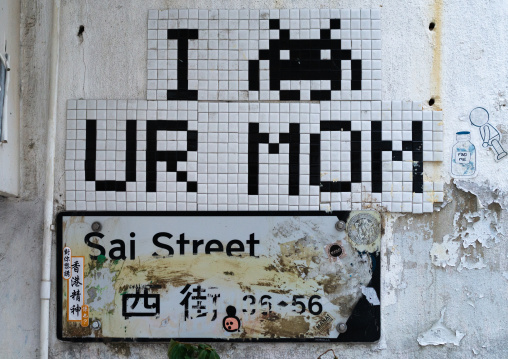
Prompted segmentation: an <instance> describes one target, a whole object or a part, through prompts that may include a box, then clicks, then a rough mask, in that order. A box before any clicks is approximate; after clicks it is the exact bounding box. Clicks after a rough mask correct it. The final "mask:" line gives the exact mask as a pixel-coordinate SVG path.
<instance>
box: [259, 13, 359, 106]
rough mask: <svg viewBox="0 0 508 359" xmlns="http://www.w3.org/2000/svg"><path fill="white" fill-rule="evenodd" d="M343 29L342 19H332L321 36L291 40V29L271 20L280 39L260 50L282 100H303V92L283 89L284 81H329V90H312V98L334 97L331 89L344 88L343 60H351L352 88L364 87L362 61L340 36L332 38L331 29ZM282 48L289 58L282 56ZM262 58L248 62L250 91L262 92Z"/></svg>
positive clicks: (271, 27) (315, 99) (273, 86)
mask: <svg viewBox="0 0 508 359" xmlns="http://www.w3.org/2000/svg"><path fill="white" fill-rule="evenodd" d="M339 29H340V19H330V29H321V30H320V39H312V40H295V39H290V30H289V29H281V28H280V20H279V19H270V30H278V31H279V39H271V40H270V48H269V49H262V50H259V60H269V61H270V90H272V91H273V90H276V91H280V100H296V101H299V100H300V91H298V90H281V89H280V82H281V81H283V80H290V81H291V80H293V81H299V80H329V81H330V90H312V91H311V92H310V100H313V101H320V100H331V90H334V91H335V90H336V91H340V90H341V79H342V72H341V61H342V60H349V61H351V69H352V79H351V90H361V79H362V78H361V77H362V64H361V63H362V61H361V60H359V59H357V60H353V59H352V58H351V50H344V49H342V45H341V40H340V39H332V38H331V30H339ZM283 51H286V52H287V55H286V56H287V58H282V56H281V54H282V52H283ZM259 60H250V61H249V77H250V80H251V81H250V86H249V90H255V91H259Z"/></svg>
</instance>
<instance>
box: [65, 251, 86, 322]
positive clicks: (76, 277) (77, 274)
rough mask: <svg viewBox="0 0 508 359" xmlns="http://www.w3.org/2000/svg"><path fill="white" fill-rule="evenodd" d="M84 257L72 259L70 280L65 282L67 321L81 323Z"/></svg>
mask: <svg viewBox="0 0 508 359" xmlns="http://www.w3.org/2000/svg"><path fill="white" fill-rule="evenodd" d="M84 265H85V257H72V259H71V278H70V279H69V281H68V282H67V283H68V285H67V320H68V321H70V322H76V321H79V322H81V315H82V307H83V302H84V300H83V299H84V298H83V291H84V289H85V285H84V277H85V276H84V268H83V267H84Z"/></svg>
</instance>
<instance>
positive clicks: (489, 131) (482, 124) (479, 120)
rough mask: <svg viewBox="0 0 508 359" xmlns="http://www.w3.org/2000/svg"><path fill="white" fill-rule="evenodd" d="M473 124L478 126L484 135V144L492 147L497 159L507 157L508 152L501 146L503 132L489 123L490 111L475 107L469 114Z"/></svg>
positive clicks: (482, 135) (481, 134)
mask: <svg viewBox="0 0 508 359" xmlns="http://www.w3.org/2000/svg"><path fill="white" fill-rule="evenodd" d="M469 120H470V121H471V124H472V125H473V126H475V127H478V129H479V131H480V136H481V137H482V141H483V143H482V146H483V147H488V148H491V149H492V150H493V151H494V152H495V155H494V158H495V160H496V161H500V160H501V159H503V158H505V157H506V156H507V155H508V153H506V151H505V150H504V148H503V147H502V146H501V134H500V133H499V131H498V130H497V129H496V128H495V127H494V126H492V125H491V124H490V123H489V112H488V111H487V110H486V109H484V108H483V107H476V108H474V109H473V110H472V111H471V113H470V114H469Z"/></svg>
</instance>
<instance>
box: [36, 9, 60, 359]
mask: <svg viewBox="0 0 508 359" xmlns="http://www.w3.org/2000/svg"><path fill="white" fill-rule="evenodd" d="M59 39H60V0H53V13H52V28H51V60H50V61H51V62H50V72H49V74H50V82H49V117H48V133H47V136H48V137H47V141H46V182H45V193H44V229H43V233H44V237H43V244H42V278H41V322H40V356H39V357H40V358H43V359H46V358H48V354H49V307H50V297H51V244H52V241H53V228H54V227H53V218H54V189H55V188H54V187H55V148H56V120H57V110H58V106H57V105H58V103H57V102H58V101H57V100H58V62H59V56H60V49H59Z"/></svg>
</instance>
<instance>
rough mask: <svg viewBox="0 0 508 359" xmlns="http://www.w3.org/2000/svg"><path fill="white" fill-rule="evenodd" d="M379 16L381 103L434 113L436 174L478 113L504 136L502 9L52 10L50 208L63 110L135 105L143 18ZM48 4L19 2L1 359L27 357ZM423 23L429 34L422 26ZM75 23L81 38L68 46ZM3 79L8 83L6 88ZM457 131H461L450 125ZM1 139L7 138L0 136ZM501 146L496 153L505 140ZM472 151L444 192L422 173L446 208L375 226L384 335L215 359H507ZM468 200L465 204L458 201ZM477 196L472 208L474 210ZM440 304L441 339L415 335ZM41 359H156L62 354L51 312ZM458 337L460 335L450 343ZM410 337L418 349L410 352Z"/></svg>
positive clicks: (495, 181) (502, 295)
mask: <svg viewBox="0 0 508 359" xmlns="http://www.w3.org/2000/svg"><path fill="white" fill-rule="evenodd" d="M200 6H209V7H213V8H239V7H250V8H284V7H285V8H297V7H336V8H361V7H366V8H367V7H381V8H382V37H383V99H385V100H388V99H401V100H414V101H428V99H430V98H431V97H435V98H436V100H437V101H436V104H435V105H434V106H433V107H435V108H440V109H442V110H443V113H444V122H445V139H444V144H445V154H444V156H445V164H446V161H447V159H448V158H449V156H450V149H451V147H452V145H453V143H454V142H455V141H454V139H455V132H456V131H459V130H463V129H465V130H470V131H472V132H473V136H474V128H472V126H470V125H469V123H468V122H467V116H468V114H469V112H470V110H471V109H473V108H474V107H476V106H483V107H485V108H487V109H488V110H489V112H490V114H491V122H492V124H493V125H495V126H496V128H498V130H499V131H500V132H501V133H505V134H506V132H507V131H508V125H507V121H508V111H507V107H506V103H507V100H506V98H507V97H506V96H507V91H508V89H507V87H508V85H507V84H508V81H507V80H508V76H507V75H508V68H507V65H506V63H507V62H506V59H507V55H508V50H507V49H508V37H507V35H506V34H507V33H508V31H507V30H508V20H507V19H508V17H507V15H508V14H507V12H508V3H506V2H505V1H503V0H497V1H490V2H486V1H480V0H477V1H468V2H464V1H458V0H449V1H446V2H444V1H442V0H437V1H428V0H414V1H405V2H402V1H398V0H385V1H368V0H356V1H353V0H349V1H313V2H309V1H290V0H280V1H269V0H259V1H243V2H242V1H214V2H213V3H205V2H198V1H187V0H185V1H184V0H182V1H162V0H152V1H138V2H135V3H134V2H129V3H127V2H125V1H120V0H112V1H108V2H104V1H94V0H87V1H62V14H61V17H62V23H61V34H62V36H61V38H60V47H61V56H60V58H61V61H60V83H59V124H58V128H59V131H58V136H59V138H58V142H57V156H56V158H55V161H56V163H55V164H56V175H55V178H56V180H55V181H56V192H55V207H56V208H57V210H62V209H63V199H64V190H65V188H64V176H63V173H64V172H63V160H64V149H65V141H64V140H65V138H64V136H65V134H64V131H63V129H64V128H65V103H66V100H67V99H79V98H89V99H90V98H103V99H113V98H116V99H119V98H120V99H134V98H137V99H142V98H144V97H145V96H146V81H145V78H146V66H145V64H146V50H145V49H146V16H147V11H148V9H159V8H160V9H165V8H185V7H189V8H195V7H200ZM50 13H51V5H50V4H49V3H48V2H47V1H41V0H23V1H22V2H21V28H20V34H21V60H20V67H21V73H22V77H21V79H20V83H21V100H22V101H21V108H20V113H21V127H22V131H21V147H20V148H21V158H22V163H21V173H22V176H21V177H22V180H21V188H20V199H0V273H2V274H1V277H0V278H1V281H0V308H2V310H1V311H0V323H3V326H2V327H1V329H0V357H2V358H3V357H5V358H13V357H22V358H31V357H36V356H37V353H38V347H37V346H38V331H39V327H38V318H39V313H38V293H39V288H38V285H39V284H38V283H39V280H40V278H39V276H40V264H39V261H40V256H41V254H40V248H41V239H42V235H41V230H40V228H41V227H42V216H41V205H40V203H41V200H42V194H43V185H44V184H43V182H44V181H43V178H44V168H43V165H42V163H44V161H43V159H44V158H45V145H44V139H45V132H46V128H45V121H44V120H43V119H44V118H46V116H47V115H46V114H47V101H48V96H47V88H48V87H47V86H48V78H47V76H48V75H47V73H48V71H47V70H48V62H47V58H48V53H49V42H48V41H49V36H50V28H51V27H50V24H49V22H48V21H49V18H50ZM431 21H436V25H437V26H436V29H435V30H434V31H432V32H431V31H429V29H428V25H429V23H430V22H431ZM80 25H84V26H85V32H84V34H83V40H82V41H81V39H80V38H78V36H77V32H78V28H79V26H80ZM13 82H14V81H13ZM463 120H464V121H463ZM11 133H12V132H11ZM504 137H505V138H504V141H503V145H504V146H505V148H508V143H507V139H508V136H506V135H505V136H504ZM473 140H474V141H476V142H475V144H478V145H477V154H478V160H479V164H480V173H479V175H478V177H477V178H475V179H473V180H467V181H453V180H451V179H450V177H449V175H448V172H447V171H448V166H447V165H443V167H440V166H438V165H433V164H431V165H428V166H426V168H425V171H426V172H427V173H430V174H431V175H430V176H431V177H432V178H435V179H440V178H442V179H443V180H444V181H445V182H446V185H445V192H446V195H445V201H446V202H445V204H443V207H442V209H441V210H440V211H438V212H435V213H433V214H426V215H411V214H407V215H398V214H393V215H385V216H384V217H385V220H384V221H385V234H384V237H383V244H382V246H383V252H382V254H383V262H382V270H383V272H382V281H383V285H382V321H383V328H382V329H383V336H382V339H381V341H380V342H379V343H376V344H351V345H329V344H325V343H323V344H227V343H225V344H216V345H215V347H216V348H217V349H218V352H219V354H221V357H223V358H293V357H301V358H317V357H318V355H319V354H320V353H322V352H324V351H325V350H327V349H328V348H334V350H335V352H336V353H337V354H338V356H339V357H340V358H357V357H363V356H367V355H369V356H374V357H379V358H408V357H409V358H470V357H473V358H476V357H478V358H506V357H508V349H507V346H506V343H507V334H506V328H507V327H508V309H507V306H506V302H507V299H508V291H507V289H506V288H508V287H507V284H508V282H507V281H508V264H507V257H508V244H507V242H506V240H507V234H506V231H507V227H508V216H507V214H506V207H507V204H508V199H507V198H508V196H506V192H507V191H508V184H507V181H506V180H505V178H506V176H507V174H508V171H507V170H506V163H508V159H507V160H505V161H504V162H500V163H496V162H495V161H494V160H493V158H492V156H491V154H490V153H488V152H487V151H484V150H483V149H482V148H481V146H480V145H479V142H478V137H476V138H475V137H473ZM468 192H470V193H468ZM477 199H478V200H479V201H480V202H481V204H482V205H483V207H484V208H480V207H479V206H478V203H477ZM444 307H446V308H447V310H446V313H445V315H444V318H443V325H444V326H445V327H446V328H449V329H451V332H450V333H447V335H446V336H445V339H447V340H451V339H452V337H455V336H456V332H455V331H459V332H461V333H464V334H465V336H464V337H463V339H462V340H461V341H460V343H459V345H457V346H456V345H454V344H446V345H438V346H433V345H428V346H424V345H421V344H428V343H429V336H428V334H427V335H424V334H425V333H426V332H427V331H428V330H429V329H430V328H431V326H432V325H434V323H435V322H437V321H438V320H439V318H440V316H441V310H442V309H443V308H444ZM51 315H52V319H51V323H52V327H51V329H50V330H51V333H52V334H51V338H50V355H51V356H52V357H54V358H61V357H65V358H83V357H85V358H87V357H92V358H117V357H120V358H124V357H129V358H163V357H164V356H165V351H166V349H167V346H166V345H163V344H156V345H152V344H116V345H114V344H69V343H62V342H59V341H57V340H56V337H55V333H56V328H55V324H56V316H55V303H54V301H53V304H52V313H51ZM459 336H460V335H459ZM418 338H420V343H421V344H419V342H418Z"/></svg>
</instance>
